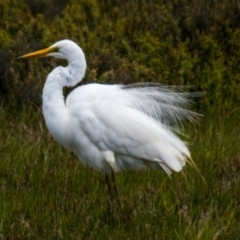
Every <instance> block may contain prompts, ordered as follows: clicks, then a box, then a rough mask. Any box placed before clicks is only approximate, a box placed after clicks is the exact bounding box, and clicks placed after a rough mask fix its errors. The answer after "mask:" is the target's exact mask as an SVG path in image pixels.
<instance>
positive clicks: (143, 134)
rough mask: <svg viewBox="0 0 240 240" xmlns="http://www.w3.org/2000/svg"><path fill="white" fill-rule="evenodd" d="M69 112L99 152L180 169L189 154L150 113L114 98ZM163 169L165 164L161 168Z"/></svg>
mask: <svg viewBox="0 0 240 240" xmlns="http://www.w3.org/2000/svg"><path fill="white" fill-rule="evenodd" d="M77 106H78V104H76V106H75V108H72V113H73V114H74V115H75V118H76V119H77V122H78V127H79V128H81V131H82V132H83V133H84V135H85V136H86V137H87V138H88V140H89V141H90V142H91V143H92V144H94V145H95V146H96V147H98V149H100V151H111V152H114V153H117V154H122V155H125V156H131V157H134V158H138V159H143V160H147V161H152V162H158V163H159V164H160V165H163V166H164V165H165V166H167V168H170V169H172V170H174V171H180V170H181V169H182V167H183V166H184V165H185V161H186V158H188V157H190V153H189V151H188V149H187V147H186V146H185V144H184V143H183V142H182V141H181V140H180V139H179V138H178V137H177V136H176V135H175V134H173V133H172V132H171V131H170V130H168V129H167V128H165V127H164V126H162V125H161V124H160V123H158V122H157V121H156V120H154V119H153V118H151V117H150V116H148V115H146V114H144V113H142V112H141V111H138V110H137V109H133V108H131V107H128V106H124V105H122V104H117V103H114V102H113V100H112V101H110V99H109V101H102V102H96V103H93V104H91V105H89V106H88V107H86V108H85V110H84V111H77V109H76V108H77ZM163 168H164V167H163Z"/></svg>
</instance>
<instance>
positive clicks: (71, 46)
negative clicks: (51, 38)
mask: <svg viewBox="0 0 240 240" xmlns="http://www.w3.org/2000/svg"><path fill="white" fill-rule="evenodd" d="M79 50H80V51H81V49H80V48H79V46H78V45H77V44H76V43H74V42H73V41H71V40H61V41H59V42H56V43H54V44H53V45H52V46H50V47H48V48H45V49H42V50H39V51H35V52H32V53H28V54H26V55H23V56H20V57H18V58H23V59H28V58H40V57H47V56H52V57H55V58H61V59H68V60H70V59H69V58H70V56H74V55H75V53H76V52H79ZM81 52H82V51H81Z"/></svg>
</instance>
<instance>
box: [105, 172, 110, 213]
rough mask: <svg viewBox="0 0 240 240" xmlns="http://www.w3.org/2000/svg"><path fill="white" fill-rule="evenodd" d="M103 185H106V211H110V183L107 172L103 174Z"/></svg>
mask: <svg viewBox="0 0 240 240" xmlns="http://www.w3.org/2000/svg"><path fill="white" fill-rule="evenodd" d="M105 186H106V192H107V208H108V211H110V195H111V184H110V182H109V177H108V174H107V173H106V174H105Z"/></svg>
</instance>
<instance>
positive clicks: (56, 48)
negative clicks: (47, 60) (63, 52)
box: [50, 47, 59, 52]
mask: <svg viewBox="0 0 240 240" xmlns="http://www.w3.org/2000/svg"><path fill="white" fill-rule="evenodd" d="M50 52H59V47H53V48H51V51H50Z"/></svg>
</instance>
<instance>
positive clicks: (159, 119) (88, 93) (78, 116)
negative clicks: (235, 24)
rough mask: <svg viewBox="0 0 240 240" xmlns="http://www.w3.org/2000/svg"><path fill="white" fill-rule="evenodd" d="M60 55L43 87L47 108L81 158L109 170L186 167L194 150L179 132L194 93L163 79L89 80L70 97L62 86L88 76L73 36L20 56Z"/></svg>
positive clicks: (59, 134)
mask: <svg viewBox="0 0 240 240" xmlns="http://www.w3.org/2000/svg"><path fill="white" fill-rule="evenodd" d="M38 56H54V57H57V58H63V59H67V60H68V63H69V65H68V66H67V67H62V66H60V67H57V68H55V69H54V70H53V71H52V72H51V73H50V74H49V75H48V77H47V80H46V83H45V85H44V89H43V114H44V118H45V121H46V125H47V127H48V129H49V131H50V132H51V134H52V136H53V137H54V138H55V139H56V140H57V141H58V142H59V143H60V144H61V145H63V146H64V147H65V148H67V149H68V150H70V151H72V152H74V153H75V154H76V155H77V156H78V157H79V159H80V161H81V162H82V163H83V164H85V165H89V166H91V167H93V168H95V169H97V170H99V171H102V172H104V173H109V172H110V171H111V169H112V170H113V171H114V172H117V171H120V170H125V169H133V170H134V169H144V168H146V167H150V168H154V169H164V170H165V171H166V172H167V174H170V173H171V171H172V170H173V171H176V172H179V171H180V170H182V168H183V166H184V165H185V163H186V160H187V159H190V158H191V157H190V153H189V150H188V148H187V147H186V144H185V143H184V142H183V141H181V140H180V139H179V137H178V136H177V135H176V134H175V133H174V130H177V129H178V124H179V123H180V124H181V122H182V120H184V119H185V118H187V119H189V120H190V121H192V120H193V119H194V118H195V116H196V114H195V113H193V112H191V111H189V110H186V109H185V107H186V106H187V105H188V103H189V97H191V95H190V94H188V93H184V92H183V91H182V89H177V88H175V89H171V88H170V87H167V86H162V85H160V84H156V83H155V84H150V83H147V84H144V83H139V84H131V85H126V86H124V85H104V84H87V85H83V86H81V87H77V88H76V89H75V90H73V91H72V92H71V93H70V94H69V95H68V97H67V98H66V100H64V97H63V93H62V88H63V87H65V86H74V85H76V84H77V83H78V82H79V81H81V80H82V78H83V77H84V74H85V70H86V61H85V56H84V53H83V52H82V50H81V48H80V47H79V46H78V45H77V44H75V43H74V42H72V41H70V40H62V41H59V42H57V43H55V44H54V45H52V46H51V47H49V48H47V49H44V50H40V51H37V52H34V53H30V54H27V55H24V56H22V57H20V58H30V57H38Z"/></svg>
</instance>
